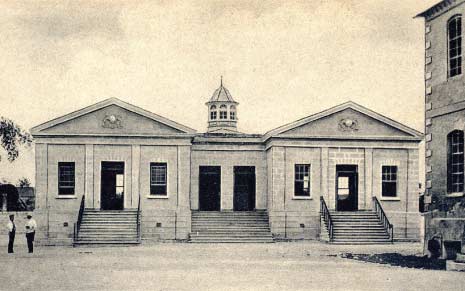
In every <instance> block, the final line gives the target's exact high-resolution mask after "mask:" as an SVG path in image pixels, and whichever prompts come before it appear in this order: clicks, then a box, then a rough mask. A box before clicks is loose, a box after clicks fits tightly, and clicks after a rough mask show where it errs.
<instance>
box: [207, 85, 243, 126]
mask: <svg viewBox="0 0 465 291" xmlns="http://www.w3.org/2000/svg"><path fill="white" fill-rule="evenodd" d="M205 104H206V105H207V106H208V131H207V132H209V133H237V106H238V105H239V103H237V102H236V101H234V99H233V98H232V96H231V93H229V90H228V89H226V87H224V86H223V78H221V82H220V87H219V88H218V89H216V90H215V92H214V93H213V96H212V97H211V98H210V100H209V101H208V102H207V103H205Z"/></svg>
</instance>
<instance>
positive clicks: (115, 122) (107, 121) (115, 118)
mask: <svg viewBox="0 0 465 291" xmlns="http://www.w3.org/2000/svg"><path fill="white" fill-rule="evenodd" d="M102 127H104V128H111V129H115V128H122V127H123V119H122V118H121V116H119V115H114V114H107V115H105V118H104V119H103V121H102Z"/></svg>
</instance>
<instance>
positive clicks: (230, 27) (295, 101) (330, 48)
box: [0, 0, 438, 182]
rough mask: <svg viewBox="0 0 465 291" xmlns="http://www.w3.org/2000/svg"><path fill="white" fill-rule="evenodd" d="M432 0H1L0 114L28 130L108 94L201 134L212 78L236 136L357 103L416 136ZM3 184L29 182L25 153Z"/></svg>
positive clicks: (30, 155)
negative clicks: (221, 90)
mask: <svg viewBox="0 0 465 291" xmlns="http://www.w3.org/2000/svg"><path fill="white" fill-rule="evenodd" d="M437 2H438V0H426V1H423V0H421V1H420V0H403V1H397V0H396V1H394V0H389V1H378V0H377V1H373V0H353V1H352V0H332V1H253V0H252V1H243V0H232V1H229V0H224V1H178V0H169V1H168V0H167V1H164V0H160V1H135V0H131V1H129V0H128V1H13V0H10V1H1V2H0V67H1V68H2V70H0V92H1V95H0V101H1V103H0V104H1V105H0V116H4V117H7V118H10V119H12V120H14V121H15V122H16V123H18V124H19V125H20V126H21V127H23V128H25V129H30V128H31V127H33V126H35V125H38V124H40V123H43V122H46V121H48V120H50V119H52V118H55V117H58V116H62V115H64V114H67V113H69V112H72V111H75V110H78V109H80V108H83V107H85V106H88V105H91V104H94V103H96V102H99V101H102V100H104V99H107V98H110V97H117V98H119V99H122V100H124V101H127V102H129V103H131V104H134V105H136V106H140V107H142V108H144V109H146V110H149V111H152V112H154V113H157V114H159V115H162V116H164V117H167V118H169V119H172V120H174V121H176V122H179V123H181V124H184V125H186V126H189V127H192V128H194V129H196V130H197V131H199V132H203V131H205V130H206V125H207V108H206V106H205V102H206V101H208V99H209V98H210V97H211V95H212V93H213V91H214V90H215V89H216V88H217V87H218V86H219V82H220V76H223V83H224V85H225V86H226V87H227V88H228V89H229V91H230V92H231V94H232V96H233V97H234V99H235V100H236V101H238V102H239V103H240V105H239V106H238V119H239V122H238V128H239V130H240V131H242V132H247V133H265V132H266V131H268V130H271V129H273V128H275V127H278V126H280V125H283V124H285V123H289V122H292V121H294V120H296V119H300V118H302V117H305V116H308V115H310V114H313V113H317V112H319V111H322V110H324V109H327V108H329V107H332V106H335V105H338V104H340V103H343V102H346V101H349V100H351V101H354V102H357V103H359V104H361V105H363V106H366V107H368V108H370V109H372V110H374V111H377V112H378V113H381V114H383V115H386V116H388V117H390V118H392V119H394V120H397V121H399V122H401V123H404V124H406V125H408V126H410V127H412V128H414V129H417V130H419V131H423V123H424V112H423V108H424V81H423V75H424V22H423V19H421V18H414V16H415V15H416V14H417V13H419V12H422V11H423V10H425V9H427V8H429V7H430V6H432V5H434V4H435V3H437ZM0 154H1V155H2V156H3V157H4V158H3V159H2V161H0V180H2V179H3V180H7V181H10V182H16V181H17V179H18V178H20V177H27V178H28V179H29V180H31V181H34V173H35V171H34V152H33V147H31V148H25V149H23V150H22V151H20V158H19V159H18V160H16V161H15V162H13V163H11V164H10V163H9V162H8V161H7V160H6V158H5V155H4V152H1V153H0Z"/></svg>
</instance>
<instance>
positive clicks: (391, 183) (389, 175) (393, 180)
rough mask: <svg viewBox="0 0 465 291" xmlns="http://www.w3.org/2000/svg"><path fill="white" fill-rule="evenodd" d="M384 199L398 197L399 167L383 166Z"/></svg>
mask: <svg viewBox="0 0 465 291" xmlns="http://www.w3.org/2000/svg"><path fill="white" fill-rule="evenodd" d="M381 172H382V173H381V176H382V177H381V181H382V192H381V195H382V196H383V197H396V196H397V166H383V167H382V170H381Z"/></svg>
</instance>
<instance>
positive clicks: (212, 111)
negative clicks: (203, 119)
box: [210, 105, 216, 120]
mask: <svg viewBox="0 0 465 291" xmlns="http://www.w3.org/2000/svg"><path fill="white" fill-rule="evenodd" d="M210 119H211V120H215V119H216V106H215V105H212V106H211V107H210Z"/></svg>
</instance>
